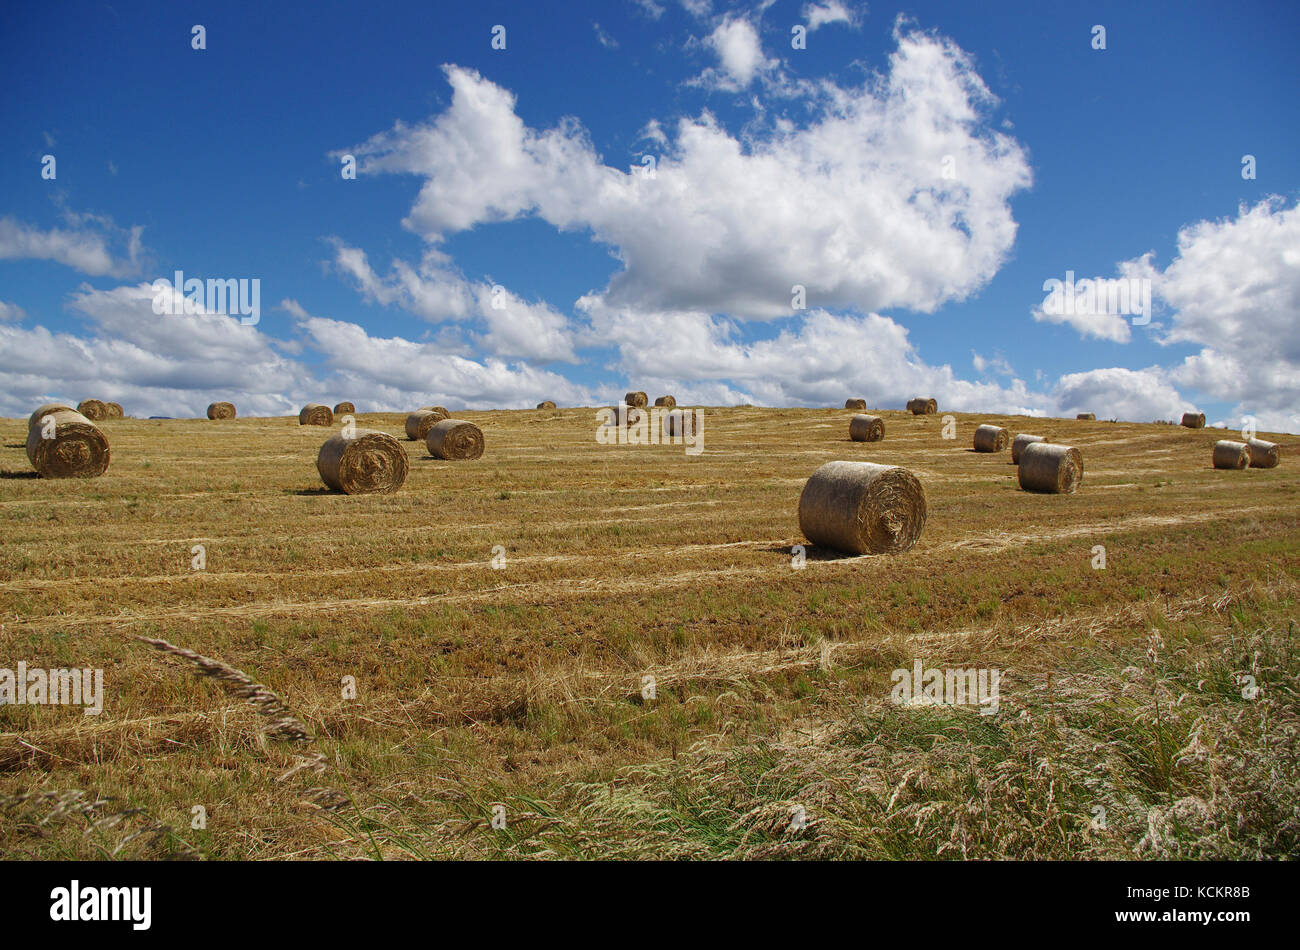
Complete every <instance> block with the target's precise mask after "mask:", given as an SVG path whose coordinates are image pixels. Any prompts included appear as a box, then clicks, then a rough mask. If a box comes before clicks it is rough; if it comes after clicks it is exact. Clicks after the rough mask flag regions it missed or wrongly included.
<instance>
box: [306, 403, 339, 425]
mask: <svg viewBox="0 0 1300 950" xmlns="http://www.w3.org/2000/svg"><path fill="white" fill-rule="evenodd" d="M333 424H334V413H333V412H332V411H330V407H329V406H322V405H321V404H320V403H318V402H309V403H307V405H305V406H303V407H302V411H301V412H300V413H298V425H300V426H326V427H328V426H332V425H333Z"/></svg>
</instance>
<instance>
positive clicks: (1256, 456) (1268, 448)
mask: <svg viewBox="0 0 1300 950" xmlns="http://www.w3.org/2000/svg"><path fill="white" fill-rule="evenodd" d="M1246 450H1247V451H1248V452H1249V453H1250V467H1251V468H1277V464H1278V462H1280V461H1281V460H1282V450H1281V448H1279V446H1278V444H1277V443H1276V442H1265V441H1264V440H1263V439H1251V440H1250V441H1249V442H1247V443H1246Z"/></svg>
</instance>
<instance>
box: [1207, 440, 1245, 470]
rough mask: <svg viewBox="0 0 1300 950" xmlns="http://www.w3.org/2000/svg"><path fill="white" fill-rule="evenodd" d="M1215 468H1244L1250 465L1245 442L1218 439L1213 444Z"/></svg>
mask: <svg viewBox="0 0 1300 950" xmlns="http://www.w3.org/2000/svg"><path fill="white" fill-rule="evenodd" d="M1213 459H1214V467H1215V468H1245V467H1246V466H1247V465H1249V464H1250V449H1248V448H1247V447H1246V443H1245V442H1233V441H1232V440H1231V439H1220V440H1219V441H1218V442H1215V443H1214V455H1213Z"/></svg>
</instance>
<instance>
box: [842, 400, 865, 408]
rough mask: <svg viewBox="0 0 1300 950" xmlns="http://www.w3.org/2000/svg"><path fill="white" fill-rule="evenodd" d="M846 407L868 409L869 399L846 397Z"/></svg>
mask: <svg viewBox="0 0 1300 950" xmlns="http://www.w3.org/2000/svg"><path fill="white" fill-rule="evenodd" d="M844 408H845V409H866V408H867V401H866V400H865V399H846V400H844Z"/></svg>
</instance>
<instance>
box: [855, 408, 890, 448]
mask: <svg viewBox="0 0 1300 950" xmlns="http://www.w3.org/2000/svg"><path fill="white" fill-rule="evenodd" d="M884 437H885V420H884V419H882V418H880V416H868V415H863V414H862V413H858V414H857V415H856V416H854V417H853V418H852V419H850V420H849V438H850V439H852V440H853V441H854V442H879V441H880V440H881V439H883V438H884Z"/></svg>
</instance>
